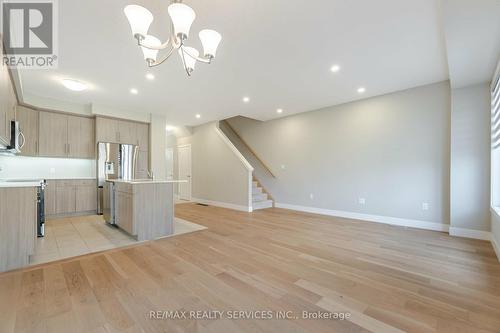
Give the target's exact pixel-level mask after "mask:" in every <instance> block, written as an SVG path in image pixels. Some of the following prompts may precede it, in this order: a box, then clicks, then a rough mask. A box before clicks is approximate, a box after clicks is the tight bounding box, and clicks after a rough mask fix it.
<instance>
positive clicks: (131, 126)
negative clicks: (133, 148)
mask: <svg viewBox="0 0 500 333" xmlns="http://www.w3.org/2000/svg"><path fill="white" fill-rule="evenodd" d="M118 142H119V143H124V144H129V145H137V123H135V122H132V121H126V120H119V121H118Z"/></svg>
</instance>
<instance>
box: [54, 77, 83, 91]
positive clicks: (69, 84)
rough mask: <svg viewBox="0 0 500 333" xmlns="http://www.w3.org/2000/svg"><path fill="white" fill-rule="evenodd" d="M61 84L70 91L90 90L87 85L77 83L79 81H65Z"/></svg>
mask: <svg viewBox="0 0 500 333" xmlns="http://www.w3.org/2000/svg"><path fill="white" fill-rule="evenodd" d="M61 83H62V84H63V86H65V87H66V88H68V89H69V90H73V91H84V90H87V89H88V86H87V85H86V84H85V83H83V82H80V81H77V80H72V79H63V80H62V81H61Z"/></svg>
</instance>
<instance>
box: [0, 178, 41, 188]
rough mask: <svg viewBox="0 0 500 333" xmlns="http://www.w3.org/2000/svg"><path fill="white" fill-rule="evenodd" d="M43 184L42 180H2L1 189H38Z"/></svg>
mask: <svg viewBox="0 0 500 333" xmlns="http://www.w3.org/2000/svg"><path fill="white" fill-rule="evenodd" d="M42 182H43V179H40V180H32V179H30V180H2V179H0V187H38V186H40V185H41V183H42Z"/></svg>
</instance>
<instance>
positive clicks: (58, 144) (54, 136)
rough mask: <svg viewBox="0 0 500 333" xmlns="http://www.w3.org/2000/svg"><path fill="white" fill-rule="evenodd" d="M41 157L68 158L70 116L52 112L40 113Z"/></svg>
mask: <svg viewBox="0 0 500 333" xmlns="http://www.w3.org/2000/svg"><path fill="white" fill-rule="evenodd" d="M39 133H40V146H39V154H40V156H48V157H67V155H68V116H66V115H62V114H59V113H52V112H40V126H39Z"/></svg>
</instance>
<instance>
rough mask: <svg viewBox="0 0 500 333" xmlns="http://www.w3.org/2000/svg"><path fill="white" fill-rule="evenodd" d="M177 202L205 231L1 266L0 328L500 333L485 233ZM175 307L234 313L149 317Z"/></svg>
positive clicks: (496, 267)
mask: <svg viewBox="0 0 500 333" xmlns="http://www.w3.org/2000/svg"><path fill="white" fill-rule="evenodd" d="M176 209H177V211H176V216H178V217H180V218H183V219H186V220H188V221H192V222H194V223H198V224H201V225H204V226H206V227H208V229H207V230H203V231H198V232H194V233H190V234H185V235H180V236H176V237H172V238H167V239H162V240H157V241H154V242H148V243H143V244H141V245H136V246H132V247H128V248H122V249H115V250H109V251H105V252H101V253H98V254H90V255H85V256H81V257H77V258H73V259H67V260H63V261H58V262H55V263H50V264H43V265H40V266H36V267H31V268H28V269H25V270H19V271H14V272H10V273H6V274H1V275H0V332H2V333H11V332H37V333H39V332H40V333H58V332H64V333H66V332H93V333H94V332H95V333H104V332H384V333H386V332H402V331H406V332H453V333H455V332H500V264H499V262H498V260H497V258H496V257H495V254H494V252H493V249H492V247H491V245H490V244H489V243H488V242H485V241H476V240H469V239H462V238H454V237H450V236H448V235H447V234H443V233H438V232H431V231H423V230H416V229H408V228H402V227H395V226H389V225H382V224H376V223H369V222H360V221H354V220H346V219H338V218H332V217H325V216H320V215H314V214H306V213H298V212H292V211H288V210H283V209H266V210H260V211H257V212H254V213H243V212H236V211H231V210H227V209H223V208H216V207H204V206H198V205H194V204H182V205H177V206H176ZM173 310H181V311H215V310H218V311H228V312H226V313H225V314H224V316H223V318H222V319H201V320H191V319H182V318H178V319H151V318H150V311H173ZM235 310H241V311H292V313H293V314H292V315H293V316H297V319H295V318H294V319H289V320H285V319H277V318H275V317H273V318H272V319H263V320H258V319H238V320H236V319H233V320H229V319H227V317H228V316H229V314H231V316H233V318H234V316H235V315H236V314H239V315H248V314H251V312H249V313H239V312H230V311H235ZM302 311H309V313H311V314H314V313H316V314H317V313H323V314H324V313H329V312H346V313H349V314H350V317H349V318H348V320H334V319H320V320H311V319H303V318H302ZM205 314H206V313H205ZM211 314H212V315H213V313H211ZM253 314H254V316H256V315H257V314H260V315H263V316H268V315H269V316H271V315H272V316H274V315H275V313H274V312H272V313H268V312H253ZM188 315H189V313H188Z"/></svg>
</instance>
